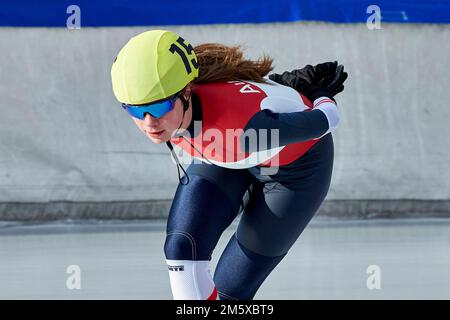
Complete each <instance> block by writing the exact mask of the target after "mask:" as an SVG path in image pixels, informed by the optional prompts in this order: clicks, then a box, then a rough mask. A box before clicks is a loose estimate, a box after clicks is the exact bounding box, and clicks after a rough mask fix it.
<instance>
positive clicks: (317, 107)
mask: <svg viewBox="0 0 450 320" xmlns="http://www.w3.org/2000/svg"><path fill="white" fill-rule="evenodd" d="M338 123H339V112H338V107H337V105H336V103H335V102H334V101H332V100H331V99H329V98H326V97H321V98H318V99H316V100H315V101H314V106H313V109H312V110H306V111H300V112H286V113H285V112H283V113H276V112H272V111H271V110H268V109H264V110H261V111H259V112H258V113H256V114H255V115H254V116H253V117H252V118H251V119H250V121H249V122H248V123H247V125H246V126H245V128H244V135H242V136H241V141H240V142H241V143H240V144H241V147H242V149H243V151H245V152H247V153H250V152H255V151H262V150H266V149H271V148H274V147H278V146H284V145H287V144H291V143H296V142H302V141H308V140H311V139H319V138H321V137H322V136H324V135H326V134H328V133H329V132H332V131H333V130H334V129H336V127H337V125H338ZM250 129H253V130H255V131H253V130H250ZM260 129H267V135H266V136H267V143H265V141H260V139H263V136H262V135H260V134H259V130H260ZM274 129H278V137H279V141H278V145H277V141H276V138H275V137H274V138H273V141H272V139H271V137H272V134H271V130H274ZM252 138H253V141H255V140H254V139H255V138H256V139H257V140H256V141H257V143H250V141H252Z"/></svg>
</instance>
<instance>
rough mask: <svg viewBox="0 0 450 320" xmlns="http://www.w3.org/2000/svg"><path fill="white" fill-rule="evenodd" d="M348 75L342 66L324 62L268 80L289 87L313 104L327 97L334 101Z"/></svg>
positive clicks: (275, 75) (272, 76)
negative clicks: (318, 99)
mask: <svg viewBox="0 0 450 320" xmlns="http://www.w3.org/2000/svg"><path fill="white" fill-rule="evenodd" d="M347 77H348V75H347V73H346V72H344V66H343V65H339V66H338V63H337V61H335V62H325V63H321V64H318V65H316V66H312V65H306V66H305V67H304V68H302V69H296V70H292V71H291V72H288V71H286V72H284V73H283V74H281V75H280V74H277V73H274V74H271V75H269V79H270V80H272V81H275V82H278V83H280V84H283V85H286V86H289V87H292V88H294V89H295V90H297V91H298V92H300V93H302V94H303V95H304V96H305V97H306V98H308V100H310V101H311V102H313V101H314V100H316V99H317V98H320V97H328V98H330V99H332V100H333V101H334V98H333V97H334V96H335V95H336V94H338V93H339V92H342V91H343V90H344V85H343V83H344V81H345V80H346V79H347Z"/></svg>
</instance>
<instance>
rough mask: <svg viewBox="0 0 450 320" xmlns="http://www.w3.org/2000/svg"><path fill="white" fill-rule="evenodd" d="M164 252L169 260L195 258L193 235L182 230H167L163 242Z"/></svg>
mask: <svg viewBox="0 0 450 320" xmlns="http://www.w3.org/2000/svg"><path fill="white" fill-rule="evenodd" d="M164 254H165V256H166V259H169V260H197V252H196V244H195V239H194V237H192V235H190V234H189V233H187V232H183V231H172V232H169V233H168V234H167V236H166V241H165V243H164Z"/></svg>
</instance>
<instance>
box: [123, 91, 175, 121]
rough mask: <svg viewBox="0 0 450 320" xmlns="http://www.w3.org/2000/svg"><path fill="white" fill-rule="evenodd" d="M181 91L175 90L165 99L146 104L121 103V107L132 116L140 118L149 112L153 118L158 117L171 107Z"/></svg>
mask: <svg viewBox="0 0 450 320" xmlns="http://www.w3.org/2000/svg"><path fill="white" fill-rule="evenodd" d="M181 92H182V91H180V92H177V93H176V94H174V95H172V96H170V97H169V98H167V99H164V100H160V101H156V102H152V103H148V104H142V105H135V104H125V103H122V108H124V109H125V110H126V111H127V112H128V113H129V114H130V115H131V116H132V117H135V118H137V119H140V120H143V119H144V118H145V114H146V113H149V114H150V115H151V116H153V117H155V118H160V117H162V116H164V115H165V114H166V113H167V112H169V111H171V110H172V109H173V107H174V105H175V101H176V100H177V99H178V96H179V95H180V94H181Z"/></svg>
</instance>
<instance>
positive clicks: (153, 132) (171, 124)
mask: <svg viewBox="0 0 450 320" xmlns="http://www.w3.org/2000/svg"><path fill="white" fill-rule="evenodd" d="M190 95H191V87H190V86H188V87H187V88H186V90H185V91H184V93H183V96H184V98H185V99H188V101H189V109H188V111H186V113H185V114H184V117H183V102H182V101H181V99H180V98H177V99H176V101H175V103H174V106H173V109H172V110H170V111H169V112H167V113H166V114H164V115H163V116H161V117H159V118H156V117H154V116H152V115H150V114H149V113H146V114H145V117H144V119H142V120H141V119H138V118H135V117H132V119H133V121H134V122H135V123H136V125H137V126H138V128H139V130H141V132H142V133H143V134H144V135H145V136H147V138H149V139H150V140H151V141H152V142H154V143H157V144H159V143H164V142H167V141H169V140H170V139H171V138H172V137H173V136H174V135H175V134H176V133H178V134H179V133H181V132H182V131H183V129H185V128H187V127H188V126H189V124H190V120H191V117H192V102H191V98H190ZM182 122H183V123H182ZM180 123H182V125H181V128H180V129H179V130H177V129H178V127H179V126H180Z"/></svg>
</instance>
